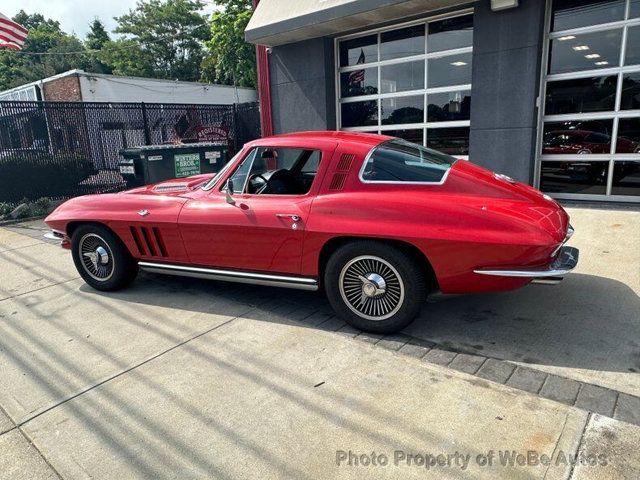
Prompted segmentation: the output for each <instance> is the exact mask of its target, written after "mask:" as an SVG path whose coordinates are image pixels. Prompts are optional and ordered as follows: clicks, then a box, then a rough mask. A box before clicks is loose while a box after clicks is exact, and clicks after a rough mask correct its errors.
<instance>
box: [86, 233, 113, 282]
mask: <svg viewBox="0 0 640 480" xmlns="http://www.w3.org/2000/svg"><path fill="white" fill-rule="evenodd" d="M78 256H79V257H80V263H82V267H83V268H84V271H85V272H87V274H88V275H89V276H90V277H91V278H93V279H94V280H98V281H99V282H106V281H107V280H109V279H110V278H111V277H112V276H113V271H114V267H115V264H114V261H113V253H112V252H111V248H110V247H109V244H108V243H107V242H106V241H105V240H104V238H102V237H101V236H100V235H98V234H96V233H87V234H86V235H84V236H83V237H82V238H81V239H80V241H79V242H78Z"/></svg>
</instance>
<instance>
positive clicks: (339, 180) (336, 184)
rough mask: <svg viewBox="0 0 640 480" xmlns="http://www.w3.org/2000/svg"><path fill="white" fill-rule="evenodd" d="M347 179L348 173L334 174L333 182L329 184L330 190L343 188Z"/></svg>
mask: <svg viewBox="0 0 640 480" xmlns="http://www.w3.org/2000/svg"><path fill="white" fill-rule="evenodd" d="M346 180H347V174H346V173H342V172H338V173H334V174H333V178H332V179H331V183H330V184H329V190H342V189H343V188H344V182H345V181H346Z"/></svg>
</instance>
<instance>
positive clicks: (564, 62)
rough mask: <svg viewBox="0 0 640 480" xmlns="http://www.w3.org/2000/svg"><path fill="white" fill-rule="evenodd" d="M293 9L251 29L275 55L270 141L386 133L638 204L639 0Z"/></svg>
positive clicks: (301, 2) (539, 181) (270, 64)
mask: <svg viewBox="0 0 640 480" xmlns="http://www.w3.org/2000/svg"><path fill="white" fill-rule="evenodd" d="M285 3H287V6H286V8H283V5H282V4H283V1H282V0H262V1H261V2H260V3H259V4H258V5H257V8H256V11H255V13H254V16H253V18H252V20H251V22H250V23H249V26H248V28H247V30H246V32H245V35H246V38H247V40H248V41H250V42H253V43H255V44H257V45H264V46H266V47H268V48H266V49H264V50H263V56H264V58H265V60H264V62H260V58H261V55H260V53H261V52H260V48H261V47H259V48H258V50H259V52H258V53H259V54H258V58H259V75H260V81H261V82H260V85H261V92H260V94H261V99H262V109H263V121H266V122H269V121H270V122H271V125H268V126H267V127H272V130H273V132H274V133H283V132H289V131H296V130H309V129H322V130H323V129H339V130H353V131H362V132H376V133H386V134H389V135H393V136H398V137H402V138H405V139H408V140H410V141H413V142H417V143H421V144H424V145H426V146H428V147H431V148H434V149H437V150H440V151H443V152H447V153H450V154H452V155H454V156H458V157H461V158H465V159H470V160H472V161H474V162H476V163H478V164H480V165H483V166H486V167H487V168H490V169H492V170H495V171H497V172H500V173H505V174H507V175H510V176H511V177H514V178H516V179H518V180H521V181H524V182H527V183H530V184H532V185H535V186H536V187H538V188H540V189H541V190H543V191H544V192H547V193H549V194H550V195H552V196H554V197H557V198H564V199H581V200H597V201H617V202H640V0H547V1H545V0H479V1H475V2H468V1H467V2H462V1H460V0H355V1H354V0H351V1H346V0H331V1H328V2H318V1H317V0H296V1H291V2H289V1H288V0H287V2H285ZM289 3H291V5H289ZM276 4H277V5H276ZM265 88H268V89H269V91H268V95H265V92H264V90H265ZM265 98H267V99H269V101H268V104H265V101H264V99H265Z"/></svg>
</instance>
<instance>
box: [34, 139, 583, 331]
mask: <svg viewBox="0 0 640 480" xmlns="http://www.w3.org/2000/svg"><path fill="white" fill-rule="evenodd" d="M46 223H47V224H48V225H49V226H50V227H51V228H52V230H53V231H52V235H53V236H54V237H56V238H59V239H60V240H61V241H62V246H63V247H65V248H70V249H71V253H72V256H73V260H74V262H75V265H76V267H77V269H78V271H79V272H80V274H81V276H82V278H83V279H84V280H85V281H86V282H87V283H88V284H89V285H91V286H93V287H94V288H96V289H99V290H106V291H109V290H116V289H119V288H123V287H125V286H126V285H128V284H129V283H130V282H131V281H132V280H133V279H134V278H135V276H136V274H137V272H138V270H139V269H142V270H146V271H150V272H155V273H164V274H171V275H187V276H195V277H202V278H210V279H215V280H227V281H234V282H245V283H255V284H261V285H275V286H281V287H290V288H299V289H306V290H317V289H323V290H324V291H325V293H326V295H327V297H328V299H329V302H330V303H331V305H332V307H333V308H334V309H335V311H336V312H337V314H338V315H339V316H340V317H342V318H344V319H345V320H346V321H347V322H349V323H351V324H352V325H354V326H356V327H359V328H361V329H365V330H370V331H376V332H391V331H394V330H397V329H400V328H402V327H404V326H405V325H407V324H408V323H409V322H411V321H412V320H413V319H414V318H415V317H416V316H417V315H418V313H419V311H420V309H421V308H422V307H423V304H424V301H425V298H426V296H427V295H428V294H430V293H432V292H435V291H438V290H439V291H441V292H443V293H455V294H460V293H471V292H474V293H475V292H497V291H506V290H511V289H515V288H518V287H522V286H524V285H526V284H528V283H530V282H532V281H536V282H542V283H556V282H557V281H559V280H560V279H561V278H562V276H563V275H565V274H566V273H568V272H569V271H571V269H573V268H574V267H575V265H576V263H577V259H578V251H577V250H576V249H575V248H570V247H566V246H564V244H565V242H566V241H567V240H568V239H569V237H570V236H571V234H572V232H573V229H572V228H571V227H570V225H569V218H568V216H567V213H566V212H565V211H564V210H563V209H562V207H561V206H560V205H558V204H557V203H556V202H555V201H554V200H553V199H551V198H549V197H548V196H546V195H543V194H542V193H540V192H539V191H537V190H535V189H533V188H531V187H529V186H527V185H524V184H522V183H518V182H516V181H514V180H512V179H510V178H509V177H506V176H504V175H499V174H495V173H493V172H491V171H488V170H485V169H484V168H481V167H479V166H477V165H474V164H473V163H471V162H469V161H466V160H458V159H456V158H453V157H451V156H448V155H445V154H443V153H439V152H437V151H434V150H430V149H427V148H425V147H423V146H420V145H416V144H412V143H409V142H406V141H404V140H400V139H397V138H392V137H387V136H382V135H371V134H360V133H346V132H304V133H295V134H287V135H280V136H275V137H270V138H264V139H260V140H257V141H254V142H251V143H248V144H247V145H245V146H244V148H243V149H242V150H241V151H240V152H239V153H238V154H237V155H236V156H235V157H234V158H233V159H232V160H231V161H229V163H228V164H227V165H226V166H225V167H224V168H223V170H221V171H220V172H219V173H218V174H216V175H204V176H195V177H189V178H186V179H181V180H170V181H166V182H162V183H159V184H155V185H148V186H144V187H140V188H136V189H133V190H129V191H126V192H121V193H114V194H103V195H89V196H84V197H78V198H74V199H71V200H69V201H67V202H66V203H64V204H63V205H61V206H60V207H58V209H56V210H55V211H54V212H53V213H52V214H51V215H50V216H49V217H48V218H47V219H46Z"/></svg>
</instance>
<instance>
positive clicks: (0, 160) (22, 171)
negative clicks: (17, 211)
mask: <svg viewBox="0 0 640 480" xmlns="http://www.w3.org/2000/svg"><path fill="white" fill-rule="evenodd" d="M93 173H94V168H93V164H92V162H91V160H90V159H88V158H86V157H85V156H84V155H81V154H79V153H73V152H62V153H58V154H56V155H51V154H49V153H47V152H41V151H36V150H34V151H21V152H10V153H8V154H6V155H4V156H0V200H4V201H7V202H16V201H18V200H20V199H21V198H26V199H27V200H36V199H39V198H42V197H51V198H61V197H69V196H73V194H74V193H75V192H77V191H78V184H79V183H80V182H82V181H83V180H84V179H86V178H87V177H88V176H90V175H92V174H93Z"/></svg>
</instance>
